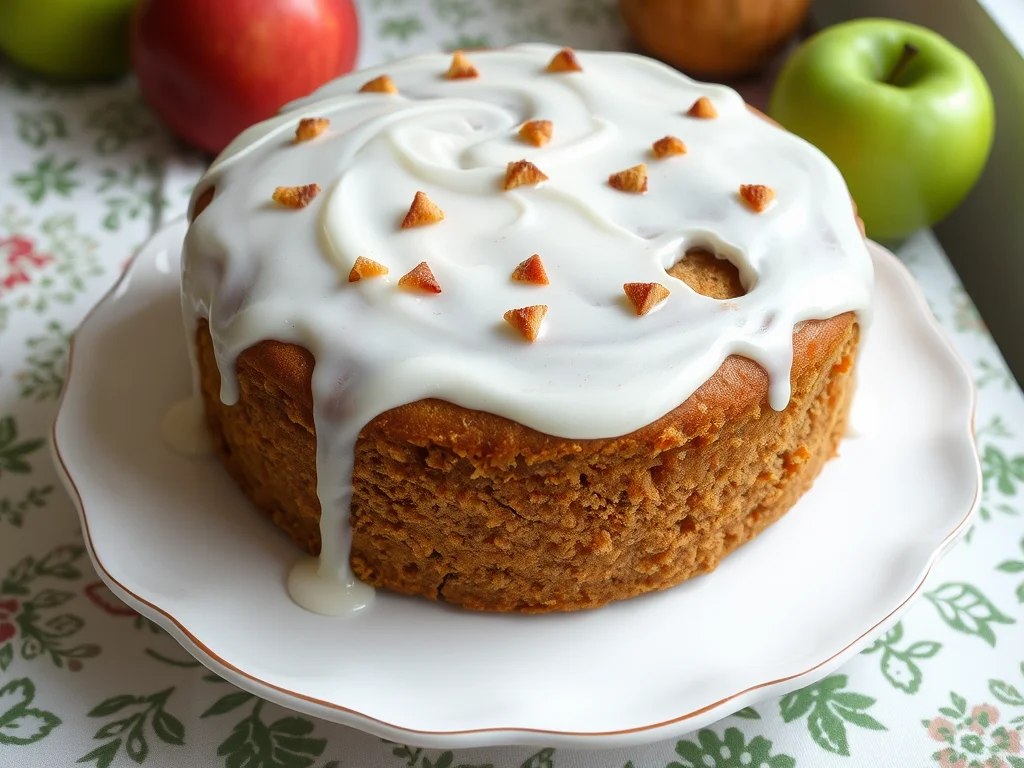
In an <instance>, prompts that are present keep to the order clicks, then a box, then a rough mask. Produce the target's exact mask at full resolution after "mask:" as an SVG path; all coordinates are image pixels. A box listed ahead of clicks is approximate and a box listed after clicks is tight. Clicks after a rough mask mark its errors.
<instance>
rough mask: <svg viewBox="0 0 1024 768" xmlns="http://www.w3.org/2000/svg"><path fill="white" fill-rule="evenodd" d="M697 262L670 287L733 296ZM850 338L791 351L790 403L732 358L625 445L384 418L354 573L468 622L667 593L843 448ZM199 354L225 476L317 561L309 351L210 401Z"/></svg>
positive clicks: (362, 475) (462, 418) (432, 407)
mask: <svg viewBox="0 0 1024 768" xmlns="http://www.w3.org/2000/svg"><path fill="white" fill-rule="evenodd" d="M722 264H723V263H722V262H717V260H715V259H714V257H712V256H708V255H706V254H703V255H702V254H694V255H693V256H692V258H687V259H686V260H684V262H681V263H680V264H679V265H677V266H676V267H674V268H673V269H671V270H669V271H670V273H672V274H673V275H674V276H677V277H679V278H680V279H683V280H684V281H685V282H687V283H688V284H689V285H690V286H691V287H693V288H694V289H695V290H697V291H698V292H700V293H705V294H706V295H712V296H716V297H721V298H727V297H730V296H736V295H739V294H740V293H742V287H741V286H740V285H739V282H738V279H737V278H736V277H735V272H734V271H730V270H729V269H721V268H719V267H720V266H721V265H722ZM857 337H858V328H857V324H856V322H855V318H854V316H853V314H852V313H847V314H843V315H839V316H837V317H834V318H831V319H828V320H821V321H809V322H806V323H804V324H802V325H800V326H799V327H798V328H797V330H796V332H795V333H794V337H793V343H794V361H793V372H792V387H793V394H792V398H791V401H790V404H789V407H788V408H787V409H786V410H785V411H781V412H776V411H773V410H772V409H771V408H770V407H769V406H768V404H767V394H768V377H767V374H766V373H765V372H764V370H763V369H762V368H761V367H760V366H758V365H757V364H756V363H754V362H752V361H750V360H748V359H745V358H742V357H737V356H732V357H729V358H728V359H727V360H726V361H725V362H724V363H723V364H722V366H721V367H720V368H719V370H718V371H717V372H716V373H715V374H714V376H712V377H711V378H710V379H709V380H708V381H707V382H706V383H705V384H704V385H703V386H702V387H701V388H700V389H698V390H697V392H695V393H694V394H693V395H692V396H691V397H690V398H688V399H687V400H686V401H685V402H684V403H682V404H681V405H679V406H678V407H677V408H675V409H673V410H672V411H671V412H669V413H667V414H666V415H665V416H663V417H662V418H660V419H658V420H657V421H655V422H653V423H652V424H649V425H647V426H645V427H643V428H642V429H639V430H637V431H635V432H632V433H630V434H627V435H623V436H621V437H615V438H608V439H600V440H569V439H564V438H558V437H552V436H550V435H545V434H542V433H540V432H537V431H536V430H533V429H530V428H528V427H525V426H523V425H521V424H518V423H516V422H513V421H510V420H509V419H505V418H502V417H500V416H496V415H493V414H488V413H483V412H480V411H472V410H469V409H466V408H462V407H459V406H457V405H453V404H451V403H448V402H444V401H440V400H421V401H419V402H415V403H411V404H408V405H404V406H401V407H399V408H395V409H392V410H390V411H387V412H385V413H383V414H381V415H380V416H378V417H377V418H375V419H373V420H372V421H371V422H370V423H369V424H367V425H366V426H365V427H364V428H363V430H362V432H361V433H360V438H359V441H358V443H357V445H356V455H355V472H354V478H353V480H354V498H353V503H352V526H353V543H352V557H351V562H352V567H353V569H354V571H355V573H356V574H357V575H358V576H359V577H360V578H361V579H363V580H364V581H367V582H369V583H371V584H373V585H375V586H382V587H387V588H389V589H392V590H395V591H398V592H403V593H408V594H417V595H422V596H424V597H427V598H430V599H443V600H446V601H448V602H452V603H457V604H459V605H462V606H463V607H465V608H471V609H477V610H491V611H523V612H543V611H556V610H574V609H580V608H592V607H597V606H600V605H603V604H605V603H607V602H609V601H612V600H619V599H622V598H627V597H632V596H635V595H639V594H642V593H645V592H650V591H653V590H658V589H663V588H665V587H669V586H673V585H675V584H678V583H679V582H681V581H684V580H685V579H688V578H690V577H692V576H695V575H698V574H700V573H705V572H708V571H710V570H713V569H714V568H715V567H716V566H717V565H718V563H719V562H720V561H721V560H722V558H723V557H724V556H725V555H726V554H728V553H729V552H730V551H732V550H733V549H735V548H736V547H737V546H739V545H740V544H743V543H744V542H746V541H749V540H750V539H751V538H753V537H754V536H756V535H757V534H758V533H759V532H760V531H761V530H763V529H764V528H765V527H766V526H767V525H769V524H770V523H772V522H774V521H775V520H777V519H778V518H779V517H781V516H782V514H783V513H784V512H786V510H788V509H789V508H790V507H791V506H792V505H793V503H795V502H796V500H797V499H798V498H799V497H800V496H801V495H802V494H803V493H804V492H805V491H806V490H807V489H808V488H809V487H810V485H811V483H812V482H813V480H814V478H815V477H816V476H817V474H818V472H819V471H820V470H821V467H822V466H823V464H824V463H825V461H826V460H827V459H829V458H831V457H832V456H833V455H834V454H835V451H836V447H837V445H838V443H839V440H840V439H841V437H842V435H843V432H844V430H845V423H846V416H847V412H848V409H849V403H850V399H851V396H852V392H853V376H852V368H853V363H854V360H855V357H856V351H857ZM196 343H197V349H198V362H199V369H200V373H201V380H202V388H203V396H204V400H205V404H206V412H207V419H208V422H209V426H210V429H211V432H212V433H213V436H214V440H215V444H216V446H217V450H218V452H219V453H220V455H221V458H222V459H223V461H224V463H225V465H226V467H227V468H228V470H229V472H230V473H231V474H232V476H233V477H234V478H235V480H236V481H237V482H238V484H239V485H240V486H241V488H242V489H243V490H244V491H245V493H246V494H247V495H248V496H249V497H250V498H251V499H252V500H253V502H254V503H255V504H256V505H257V506H258V507H259V508H260V509H262V510H263V511H264V512H266V513H268V514H270V515H271V517H272V519H273V520H274V522H275V523H276V524H277V525H278V526H279V527H281V528H282V529H283V530H284V531H285V532H286V533H287V534H288V535H289V536H290V537H291V538H292V539H293V540H294V541H295V542H296V543H297V544H299V545H300V546H302V547H303V548H304V549H306V550H308V551H309V552H312V553H314V554H315V553H317V552H318V551H319V547H320V531H319V502H318V500H317V497H316V468H315V456H316V444H315V433H314V428H313V416H312V406H313V403H312V392H311V388H310V381H311V375H312V371H313V365H314V360H313V357H312V355H311V354H310V353H309V352H307V351H306V350H304V349H302V348H300V347H296V346H294V345H290V344H284V343H281V342H276V341H264V342H261V343H259V344H257V345H255V346H254V347H252V348H250V349H248V350H246V351H245V352H243V353H242V354H241V355H240V356H239V358H238V360H237V366H236V368H237V374H238V380H239V384H240V398H239V402H238V404H236V405H234V406H230V407H229V406H225V405H223V404H222V403H221V402H220V399H219V395H218V393H219V391H220V376H219V373H218V370H217V366H216V362H215V359H214V355H213V346H212V340H211V338H210V334H209V330H208V327H207V325H206V323H205V322H200V324H199V328H198V332H197V336H196Z"/></svg>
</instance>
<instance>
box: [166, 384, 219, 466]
mask: <svg viewBox="0 0 1024 768" xmlns="http://www.w3.org/2000/svg"><path fill="white" fill-rule="evenodd" d="M160 434H161V436H162V437H163V439H164V442H165V443H166V444H167V445H168V446H170V447H171V448H172V449H173V450H175V451H177V452H178V453H180V454H183V455H185V456H205V455H206V454H208V453H212V452H213V446H212V445H211V444H210V433H209V432H207V431H206V420H205V419H204V418H203V401H202V398H200V397H198V396H196V395H192V396H190V397H186V398H185V399H184V400H179V401H178V402H176V403H175V404H174V405H172V406H171V407H170V408H169V409H168V410H167V413H166V414H165V415H164V420H163V423H162V424H161V425H160Z"/></svg>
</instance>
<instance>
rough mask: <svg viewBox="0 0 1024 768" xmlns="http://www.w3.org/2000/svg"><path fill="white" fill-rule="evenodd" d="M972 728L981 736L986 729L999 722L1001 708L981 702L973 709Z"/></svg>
mask: <svg viewBox="0 0 1024 768" xmlns="http://www.w3.org/2000/svg"><path fill="white" fill-rule="evenodd" d="M971 719H972V720H974V722H973V723H971V730H972V731H974V732H975V733H976V734H978V735H979V736H981V735H982V734H983V733H985V729H986V728H988V727H990V726H993V725H995V724H996V723H998V722H999V710H998V709H996V708H995V707H993V706H991V705H990V704H979V705H978V706H976V707H975V708H974V709H972V710H971Z"/></svg>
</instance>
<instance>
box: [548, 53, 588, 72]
mask: <svg viewBox="0 0 1024 768" xmlns="http://www.w3.org/2000/svg"><path fill="white" fill-rule="evenodd" d="M547 71H548V72H582V71H583V67H581V66H580V62H579V59H577V58H576V52H575V51H574V50H573V49H572V48H563V49H562V50H560V51H559V52H558V53H556V54H555V55H554V58H552V59H551V61H550V62H549V63H548V68H547Z"/></svg>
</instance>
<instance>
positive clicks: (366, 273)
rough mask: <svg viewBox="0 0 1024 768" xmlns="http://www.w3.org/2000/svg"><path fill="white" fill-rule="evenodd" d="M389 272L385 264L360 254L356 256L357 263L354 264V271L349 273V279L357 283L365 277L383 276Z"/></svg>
mask: <svg viewBox="0 0 1024 768" xmlns="http://www.w3.org/2000/svg"><path fill="white" fill-rule="evenodd" d="M387 273H388V268H387V267H385V266H384V265H383V264H378V263H377V262H376V261H374V260H373V259H368V258H366V257H365V256H359V257H358V258H356V263H355V264H353V265H352V271H351V272H349V273H348V281H349V282H350V283H357V282H359V281H360V280H362V279H363V278H364V277H366V278H370V277H381V276H382V275H386V274H387Z"/></svg>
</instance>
